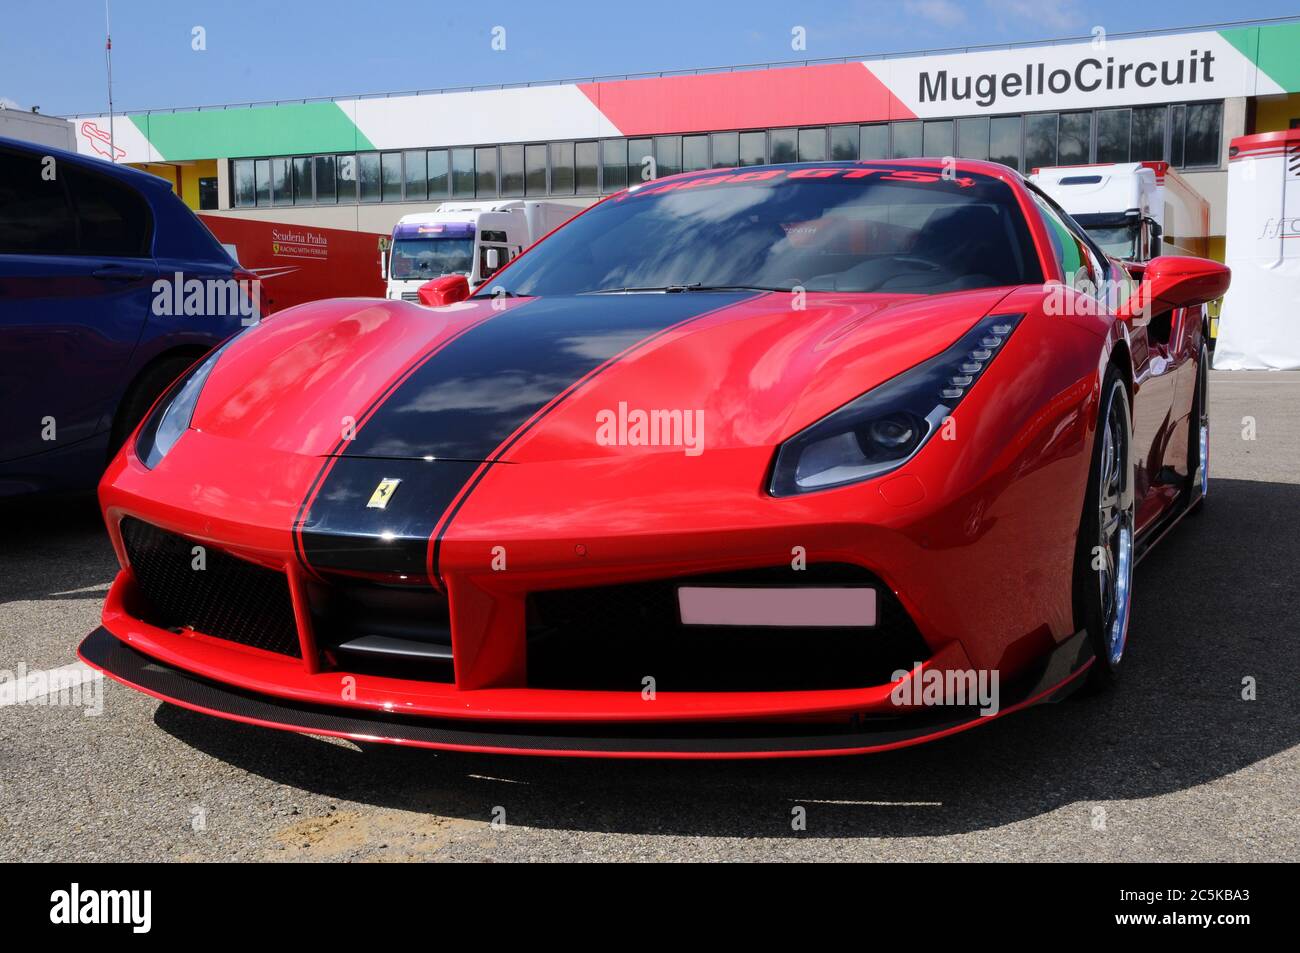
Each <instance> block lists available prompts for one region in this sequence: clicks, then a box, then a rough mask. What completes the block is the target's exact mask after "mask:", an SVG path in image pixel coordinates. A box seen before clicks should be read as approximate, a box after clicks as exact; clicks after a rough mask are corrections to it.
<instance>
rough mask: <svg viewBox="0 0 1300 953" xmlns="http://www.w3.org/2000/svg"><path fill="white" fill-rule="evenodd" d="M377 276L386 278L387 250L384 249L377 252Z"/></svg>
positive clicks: (385, 279)
mask: <svg viewBox="0 0 1300 953" xmlns="http://www.w3.org/2000/svg"><path fill="white" fill-rule="evenodd" d="M379 277H380V278H382V279H383V280H384V281H387V280H388V252H385V251H381V252H380V253H379Z"/></svg>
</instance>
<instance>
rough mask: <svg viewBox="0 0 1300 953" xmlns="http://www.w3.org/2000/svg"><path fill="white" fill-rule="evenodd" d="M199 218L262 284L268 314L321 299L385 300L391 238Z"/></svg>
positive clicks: (213, 216) (265, 223)
mask: <svg viewBox="0 0 1300 953" xmlns="http://www.w3.org/2000/svg"><path fill="white" fill-rule="evenodd" d="M199 219H200V220H201V221H202V222H203V224H204V225H206V226H207V227H208V229H209V230H210V231H211V232H212V234H213V235H215V236H216V237H217V240H218V241H219V242H221V244H223V245H225V246H226V250H227V251H229V252H230V253H231V255H233V256H234V258H235V260H236V261H238V262H239V263H240V265H242V266H243V267H244V268H245V269H247V270H248V271H250V272H252V273H253V274H254V275H256V276H257V278H258V279H259V280H260V281H261V283H262V295H263V303H262V307H263V313H264V314H274V313H275V312H276V311H283V310H284V309H285V308H291V307H293V306H294V305H297V304H303V303H305V302H308V301H319V300H321V299H322V298H357V297H367V298H368V297H374V298H382V297H383V296H384V280H383V278H382V277H381V274H382V273H381V271H380V261H381V259H382V258H383V253H384V249H385V248H386V247H387V245H388V241H389V238H388V236H387V235H383V234H380V233H377V232H357V231H349V230H346V229H340V228H318V227H316V226H307V225H291V224H288V223H286V222H265V221H260V220H257V219H248V218H232V217H229V216H225V215H200V216H199Z"/></svg>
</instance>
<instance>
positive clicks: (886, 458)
mask: <svg viewBox="0 0 1300 953" xmlns="http://www.w3.org/2000/svg"><path fill="white" fill-rule="evenodd" d="M1023 317H1024V315H1023V314H997V315H990V316H988V317H986V318H984V319H982V320H981V321H980V322H979V323H978V324H976V325H975V326H974V327H973V328H971V329H970V330H969V331H967V332H966V333H965V334H964V335H962V337H961V339H960V340H958V341H957V343H956V344H954V345H953V346H952V347H950V348H948V349H947V350H946V351H944V352H943V353H942V354H939V355H937V356H935V357H932V358H930V359H929V360H928V361H925V362H924V363H921V364H918V365H917V366H916V367H913V368H912V369H911V370H908V371H905V372H903V373H902V374H900V375H898V376H897V377H895V378H892V379H891V380H888V381H885V383H883V384H881V385H880V386H878V387H875V388H873V389H872V390H869V391H867V392H866V393H865V394H863V395H862V396H861V397H859V398H857V399H856V400H854V401H852V402H850V403H848V404H845V405H844V406H843V407H841V408H840V409H839V410H837V411H835V412H834V413H832V414H830V415H829V416H827V417H823V418H822V419H821V420H819V421H817V423H815V424H813V425H812V426H810V427H807V428H805V429H804V430H801V431H800V432H799V433H797V434H795V435H794V436H793V437H791V438H790V439H789V440H787V441H786V442H785V443H783V444H782V445H781V447H780V449H779V450H778V451H777V454H776V463H775V465H774V466H773V468H772V482H771V485H770V488H769V489H770V491H771V493H772V495H773V496H795V495H797V494H800V493H812V492H814V491H816V490H826V489H830V488H831V487H836V486H844V485H845V484H848V483H860V482H861V481H863V480H869V479H871V478H872V477H878V476H881V475H882V474H885V473H888V472H889V471H891V470H896V469H898V468H899V467H901V466H902V465H903V464H904V463H906V462H907V461H908V460H910V459H912V457H913V456H915V455H916V453H917V451H919V450H920V449H921V448H922V447H923V446H925V443H926V441H928V440H929V439H930V437H931V436H932V435H933V434H934V432H935V431H936V430H938V429H939V427H940V426H941V425H942V424H943V420H944V418H945V417H947V416H948V415H949V414H951V413H952V411H953V408H955V407H956V406H957V405H958V404H959V403H960V402H961V400H962V398H963V397H965V396H966V394H968V393H969V392H970V389H971V388H972V387H973V386H974V385H975V382H976V381H977V380H979V378H980V375H981V374H983V373H984V369H985V368H987V367H988V365H989V362H990V361H992V360H993V358H994V357H995V356H996V355H997V353H998V352H999V351H1000V350H1001V349H1002V346H1003V344H1005V343H1006V340H1007V338H1008V337H1009V336H1010V335H1011V332H1013V331H1014V330H1015V329H1016V325H1018V324H1019V323H1020V319H1021V318H1023Z"/></svg>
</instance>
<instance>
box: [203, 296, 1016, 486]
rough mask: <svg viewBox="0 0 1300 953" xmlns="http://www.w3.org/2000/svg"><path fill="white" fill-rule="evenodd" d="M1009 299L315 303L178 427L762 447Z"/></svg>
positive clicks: (393, 448) (270, 326)
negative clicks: (434, 304) (186, 424)
mask: <svg viewBox="0 0 1300 953" xmlns="http://www.w3.org/2000/svg"><path fill="white" fill-rule="evenodd" d="M1007 293H1008V289H1005V288H1003V289H984V290H979V291H969V292H960V293H954V294H945V295H934V296H919V295H864V294H847V293H808V294H806V295H803V294H788V293H781V292H689V293H675V294H610V295H577V296H567V297H550V298H519V299H508V300H495V301H487V300H471V301H467V302H462V303H460V304H458V305H453V306H450V307H446V308H438V309H427V308H422V307H420V306H417V305H414V304H409V303H407V302H402V301H379V300H359V299H352V300H334V301H325V302H317V303H314V304H309V305H303V306H301V307H298V308H294V309H291V310H289V311H285V312H283V313H281V314H278V315H276V316H275V317H274V318H272V319H271V320H269V321H267V322H266V323H265V324H263V325H261V326H259V327H257V328H255V329H252V330H250V331H249V332H247V333H245V334H244V335H242V336H241V337H240V338H239V339H237V340H235V341H234V342H232V344H231V345H230V346H229V347H228V348H227V350H226V352H225V353H224V354H223V355H222V357H221V359H220V361H219V362H218V364H217V366H216V367H215V369H214V370H213V372H212V374H211V376H210V377H209V379H208V382H207V384H206V387H205V389H204V392H203V394H202V397H201V399H200V401H199V403H198V406H197V408H196V411H195V415H194V418H193V426H194V427H195V428H196V429H199V430H202V431H205V432H208V433H213V434H217V435H220V436H223V437H227V438H230V439H233V440H237V441H244V442H249V443H253V444H256V445H258V446H264V447H268V448H271V449H275V450H280V451H286V452H291V453H296V454H307V455H316V456H343V455H346V456H351V457H363V458H374V459H411V460H414V459H421V460H429V459H437V460H462V461H481V460H489V459H504V460H506V461H507V462H518V463H525V462H529V461H548V460H550V461H553V460H561V459H572V458H583V457H599V456H604V455H608V454H611V453H627V452H637V453H662V452H674V453H681V452H682V451H683V450H686V451H687V452H691V451H700V452H702V451H703V450H705V449H720V448H728V447H733V448H738V447H745V448H752V447H756V446H771V445H775V444H777V443H779V442H780V441H781V440H783V439H784V438H786V437H787V436H789V435H790V434H791V433H794V432H796V431H798V430H799V429H802V428H803V427H805V426H807V425H808V424H809V423H811V422H813V421H815V420H817V419H819V418H820V417H822V416H824V415H825V414H827V413H829V412H830V411H832V410H834V409H835V408H836V407H839V406H841V405H842V404H844V403H847V402H848V401H850V400H852V399H853V398H854V397H856V396H858V395H859V394H862V393H864V392H865V391H867V390H870V389H871V388H872V387H874V386H876V385H877V384H879V383H881V382H882V381H884V380H887V379H889V378H891V377H893V376H895V375H897V374H899V373H901V372H902V371H904V370H907V369H908V368H910V367H912V366H914V365H915V364H917V363H919V362H921V361H923V360H925V359H926V358H929V357H931V356H932V355H934V354H936V353H938V352H940V351H942V350H943V349H944V348H946V347H947V346H949V345H950V344H952V343H953V342H954V341H956V340H957V338H959V337H960V336H961V334H962V333H963V332H965V331H966V330H968V329H969V328H970V326H971V325H972V324H973V323H975V322H976V321H977V320H979V319H980V318H981V317H983V316H984V315H986V314H988V313H989V312H990V311H992V310H993V309H994V308H996V306H997V305H998V303H999V302H1000V301H1001V300H1002V298H1003V297H1005V296H1006V294H1007ZM646 426H653V427H654V428H655V430H654V433H651V432H650V430H647V429H643V428H644V427H646ZM639 428H642V429H639ZM684 443H685V444H688V445H687V446H683V444H684Z"/></svg>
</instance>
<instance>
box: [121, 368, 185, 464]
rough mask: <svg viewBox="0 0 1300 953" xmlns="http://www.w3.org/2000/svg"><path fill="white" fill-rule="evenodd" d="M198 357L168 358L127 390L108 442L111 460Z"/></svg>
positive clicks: (135, 381)
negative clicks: (155, 404) (157, 401)
mask: <svg viewBox="0 0 1300 953" xmlns="http://www.w3.org/2000/svg"><path fill="white" fill-rule="evenodd" d="M198 358H199V355H197V354H189V355H186V354H179V355H175V356H172V357H165V358H163V359H162V360H160V361H158V362H157V363H156V364H152V365H150V366H149V367H147V368H145V369H144V371H143V372H142V373H141V374H140V376H139V377H137V378H136V379H135V380H134V381H133V382H132V384H131V387H130V388H129V389H128V390H127V392H126V396H125V397H123V398H122V403H120V404H118V406H117V415H116V416H115V417H114V418H113V430H112V432H111V433H110V434H109V439H108V458H109V459H110V460H111V459H113V457H115V456H116V455H117V451H118V450H120V449H121V448H122V444H124V443H126V438H127V437H129V436H131V432H132V431H133V430H135V428H136V426H137V425H138V424H139V423H140V421H141V420H142V419H143V418H144V415H145V414H147V413H148V412H149V408H150V407H152V406H153V402H154V401H155V400H157V399H158V395H160V394H161V393H162V392H163V391H165V390H166V389H167V388H168V387H170V386H171V384H172V382H173V381H174V380H176V378H178V377H180V376H181V375H182V374H184V373H185V372H186V371H187V370H188V369H189V367H190V365H191V364H193V363H194V362H195V361H196V360H198Z"/></svg>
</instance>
